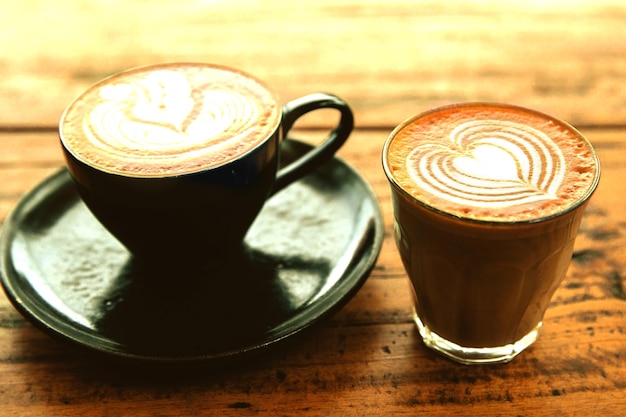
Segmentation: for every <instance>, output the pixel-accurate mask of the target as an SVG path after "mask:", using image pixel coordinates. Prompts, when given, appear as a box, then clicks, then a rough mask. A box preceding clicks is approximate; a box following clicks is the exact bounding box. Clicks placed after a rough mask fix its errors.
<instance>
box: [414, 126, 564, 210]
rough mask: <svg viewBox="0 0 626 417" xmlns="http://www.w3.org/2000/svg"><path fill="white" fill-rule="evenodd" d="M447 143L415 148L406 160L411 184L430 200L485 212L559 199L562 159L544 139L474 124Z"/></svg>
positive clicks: (521, 129) (531, 132) (522, 130)
mask: <svg viewBox="0 0 626 417" xmlns="http://www.w3.org/2000/svg"><path fill="white" fill-rule="evenodd" d="M449 139H450V142H449V146H444V145H441V144H428V145H423V146H419V147H417V148H416V149H414V150H413V151H412V152H411V153H410V154H409V155H408V157H407V159H406V166H407V171H408V172H409V174H410V176H411V178H412V180H413V181H414V182H415V183H416V184H417V185H418V186H419V187H421V188H422V189H424V190H426V191H428V192H430V193H431V194H433V195H434V196H437V197H439V198H442V199H446V200H449V201H452V202H455V203H458V204H462V205H467V206H473V207H484V208H506V207H512V206H516V205H521V204H526V203H533V202H538V201H541V200H554V199H557V198H558V197H557V191H558V189H559V187H560V186H561V183H562V182H563V180H564V177H565V159H564V156H563V153H562V151H561V149H559V147H558V146H557V145H556V144H555V143H554V142H553V141H552V140H551V139H550V138H549V137H548V136H547V135H546V134H544V133H542V132H540V131H538V130H536V129H534V128H532V127H530V126H527V125H523V124H520V123H515V122H509V121H501V120H473V121H469V122H465V123H462V124H460V125H459V126H457V127H456V128H455V129H454V130H453V131H452V132H451V133H450V138H449Z"/></svg>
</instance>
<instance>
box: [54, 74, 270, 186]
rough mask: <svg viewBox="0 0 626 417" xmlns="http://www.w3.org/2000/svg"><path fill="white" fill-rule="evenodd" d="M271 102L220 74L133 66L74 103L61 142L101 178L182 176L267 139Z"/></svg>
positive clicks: (248, 80)
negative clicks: (111, 175) (104, 175)
mask: <svg viewBox="0 0 626 417" xmlns="http://www.w3.org/2000/svg"><path fill="white" fill-rule="evenodd" d="M276 102H277V101H276V98H275V97H274V95H273V93H272V92H270V91H269V90H268V89H267V88H266V87H265V86H264V85H262V84H261V83H260V82H259V81H257V80H255V79H253V78H252V77H250V76H247V75H245V74H242V73H239V72H235V71H232V70H228V69H225V68H220V67H213V66H209V65H202V64H176V65H163V66H160V67H156V68H154V67H152V68H150V69H149V70H142V69H141V68H140V69H136V70H131V71H128V72H125V73H121V74H120V75H117V76H115V77H113V78H110V79H108V80H105V81H104V82H102V83H100V84H97V85H96V86H94V87H92V88H91V89H90V90H88V91H87V92H86V93H85V94H84V95H83V96H81V97H80V98H79V99H77V100H76V101H75V102H74V103H73V104H72V105H71V106H70V107H69V108H68V110H67V111H66V113H65V114H64V117H63V120H62V124H61V138H62V140H63V143H64V145H65V146H66V147H67V148H68V150H69V151H70V152H72V153H73V154H74V155H75V156H76V157H77V158H79V159H81V160H83V161H84V162H86V163H88V164H90V165H92V166H95V167H96V168H99V169H102V170H104V171H107V172H111V173H115V174H121V175H130V176H146V177H150V176H162V175H178V174H185V173H190V172H194V171H198V170H203V169H206V168H211V167H215V166H219V165H221V164H224V163H226V162H228V161H230V160H232V159H234V158H236V157H237V156H239V155H242V154H244V153H246V152H247V151H249V150H250V149H252V148H254V147H255V146H256V145H258V144H259V143H260V142H262V141H264V140H265V139H266V138H267V137H268V136H270V135H271V134H273V132H274V131H275V130H276V129H277V126H278V123H279V121H280V113H279V107H278V106H277V104H276Z"/></svg>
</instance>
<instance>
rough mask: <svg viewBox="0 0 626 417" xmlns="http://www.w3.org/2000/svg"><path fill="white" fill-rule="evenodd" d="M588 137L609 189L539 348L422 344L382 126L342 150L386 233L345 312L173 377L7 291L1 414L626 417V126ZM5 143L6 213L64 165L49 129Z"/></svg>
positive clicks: (592, 215)
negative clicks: (99, 349)
mask: <svg viewBox="0 0 626 417" xmlns="http://www.w3.org/2000/svg"><path fill="white" fill-rule="evenodd" d="M302 133H303V136H304V137H307V136H315V135H317V134H318V133H319V132H317V131H311V132H309V131H303V132H302ZM584 133H585V134H586V135H587V136H588V137H589V138H590V140H591V141H592V142H593V143H594V144H595V145H596V147H597V149H598V152H599V155H600V158H601V160H602V162H603V163H604V165H603V178H602V183H601V186H600V187H599V189H598V190H597V193H596V195H595V196H594V198H593V200H592V202H591V204H590V207H589V209H588V211H587V214H586V216H585V218H584V221H583V227H582V230H581V234H580V236H579V239H578V241H577V244H576V250H575V255H574V259H573V262H572V265H571V267H570V270H569V272H568V275H567V278H566V279H565V281H564V282H563V283H562V285H561V286H560V288H559V289H558V291H557V293H556V294H555V297H554V299H553V301H552V304H551V306H550V308H549V310H548V312H547V314H546V320H545V325H544V328H543V331H542V333H541V336H540V338H539V340H538V342H537V343H536V344H535V345H533V346H532V347H531V348H529V349H528V351H526V352H524V353H523V354H522V355H520V356H519V357H518V358H516V359H515V360H514V361H513V362H512V363H510V364H508V365H504V366H485V367H464V366H460V365H456V364H454V363H452V362H449V361H448V360H446V359H443V358H441V357H439V356H438V355H436V354H434V353H432V352H430V351H429V350H427V349H426V348H425V347H424V346H423V345H422V343H421V341H420V340H419V337H418V335H417V332H416V330H415V327H414V325H413V324H412V322H411V318H410V316H411V299H410V295H409V287H408V280H407V278H406V275H405V273H404V270H403V269H402V266H401V263H400V260H399V257H398V255H397V252H396V249H395V246H394V243H393V240H392V237H391V234H390V233H389V231H390V230H391V224H392V213H391V210H390V201H389V191H388V189H387V183H386V180H385V178H384V174H383V173H382V169H381V168H380V161H379V153H380V147H381V146H382V142H383V141H384V139H385V137H386V132H384V131H378V130H375V131H364V130H359V131H357V132H355V134H354V135H353V137H352V138H351V139H350V141H349V142H348V143H347V145H346V146H345V148H343V149H342V151H341V156H342V157H343V158H344V159H345V160H346V161H347V162H348V163H350V164H351V165H353V166H354V167H355V168H357V169H358V170H359V171H360V172H361V173H362V174H363V175H364V176H365V177H366V178H367V179H368V181H369V182H370V183H371V184H372V186H373V187H374V190H375V192H376V194H377V196H378V197H379V199H380V203H381V206H382V208H383V212H384V221H385V226H386V230H387V233H386V237H385V242H384V245H383V249H382V252H381V254H380V257H379V260H378V263H377V265H376V267H375V269H374V271H373V272H372V274H371V276H370V277H369V279H368V281H367V282H366V283H365V285H364V286H363V288H362V289H361V290H360V291H359V292H358V293H357V295H356V296H355V297H354V299H352V300H351V301H350V302H349V303H348V304H347V305H346V306H345V307H344V308H343V309H341V310H340V311H339V312H338V313H336V314H335V315H333V316H332V317H331V318H329V319H328V320H327V321H325V322H323V323H321V324H320V325H318V326H316V327H314V328H312V329H310V331H307V332H305V333H304V334H302V335H300V336H299V337H296V338H295V339H294V340H292V341H291V342H289V343H287V344H285V345H284V346H281V347H279V348H278V349H277V350H275V351H272V352H270V353H268V354H267V355H264V356H261V357H259V358H257V359H255V360H252V361H248V362H244V363H243V364H241V365H239V366H235V367H232V368H227V369H220V370H200V371H199V372H194V373H192V374H165V373H159V372H157V373H154V372H148V371H146V370H141V369H132V368H130V369H129V368H120V367H117V366H112V365H110V364H106V363H104V364H103V363H101V362H100V361H97V360H94V358H92V357H91V356H90V355H86V354H84V353H82V352H77V351H76V350H75V348H73V347H70V346H67V345H65V344H63V343H61V342H58V341H56V340H53V339H51V338H49V337H48V336H47V335H45V334H43V333H41V332H40V331H39V330H37V329H35V328H34V327H32V326H31V325H30V324H29V323H27V322H25V320H24V319H23V318H21V316H19V315H18V313H17V312H15V310H14V309H13V308H12V307H11V306H10V304H9V302H8V301H7V300H6V298H4V297H2V298H0V375H1V376H2V378H0V392H2V393H3V395H1V396H0V410H3V412H5V413H8V414H6V415H20V416H29V415H33V416H41V415H64V416H79V415H98V416H108V415H129V414H132V415H138V416H150V415H171V416H184V415H202V414H204V413H207V414H214V415H240V414H241V413H244V412H245V413H247V414H252V415H301V414H302V415H312V416H316V415H320V416H322V415H324V416H327V415H390V414H393V413H400V414H402V413H407V414H418V413H421V412H424V413H428V414H430V415H450V414H451V413H461V414H463V415H467V414H476V415H493V416H499V415H561V414H563V415H608V416H611V415H615V416H617V415H622V412H621V410H622V409H623V407H626V370H625V369H624V366H623V363H624V360H625V358H626V332H625V330H626V317H625V313H626V292H625V288H624V280H623V276H624V271H625V270H626V256H625V254H624V249H623V248H625V247H626V241H625V237H624V235H623V231H622V230H623V225H624V224H626V219H625V218H624V217H625V216H626V215H625V214H624V213H623V210H622V208H621V207H622V206H620V205H619V202H620V201H621V199H622V198H623V197H621V196H620V195H619V192H615V191H616V190H618V189H619V186H620V185H619V184H622V183H623V180H621V179H622V178H626V163H624V162H623V161H626V141H625V139H624V138H625V137H626V135H625V133H626V130H621V129H619V130H604V129H599V130H586V131H584ZM0 143H1V144H2V149H3V150H9V149H13V150H12V151H11V152H3V153H2V156H0V174H1V175H2V178H12V179H14V180H13V181H10V183H11V185H10V186H9V185H8V184H5V185H3V187H2V190H3V194H2V196H1V198H0V207H10V206H12V205H13V204H14V203H15V202H16V201H17V199H18V197H19V196H20V195H21V194H22V193H23V192H25V191H27V190H28V189H30V188H31V187H32V186H33V185H34V184H35V183H37V182H39V181H41V180H42V179H43V178H44V177H46V176H47V175H49V174H50V173H51V172H54V171H55V170H56V169H57V168H58V166H60V164H61V163H62V161H61V157H60V153H59V152H58V149H57V147H58V143H57V140H56V135H55V134H54V133H38V134H31V133H21V134H4V135H1V136H0ZM25 143H28V144H29V146H30V147H31V148H32V149H37V151H36V152H34V153H33V154H32V157H29V158H27V157H26V156H24V157H23V158H25V159H28V160H29V163H28V164H23V166H19V167H17V166H16V164H15V162H14V161H12V159H14V158H15V155H16V154H19V153H20V152H21V151H20V150H19V149H22V145H23V144H25ZM11 155H12V156H11ZM46 155H47V156H46ZM4 190H6V192H5V191H4ZM622 195H623V193H622ZM2 218H4V216H3V217H2ZM3 415H4V414H3Z"/></svg>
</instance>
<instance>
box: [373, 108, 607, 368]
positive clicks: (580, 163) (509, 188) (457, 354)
mask: <svg viewBox="0 0 626 417" xmlns="http://www.w3.org/2000/svg"><path fill="white" fill-rule="evenodd" d="M383 168H384V170H385V174H386V176H387V179H388V180H389V183H390V185H391V199H392V203H393V212H394V238H395V241H396V246H397V247H398V251H399V252H400V257H401V258H402V263H403V265H404V268H405V270H406V272H407V274H408V276H409V278H410V280H411V288H412V290H413V296H414V305H413V307H414V315H413V319H414V321H415V323H416V325H417V329H418V331H419V333H420V335H421V336H422V340H423V341H424V343H425V344H426V345H427V346H429V347H431V348H432V349H434V350H437V351H439V352H441V353H443V354H444V355H446V356H448V357H450V358H452V359H454V360H456V361H458V362H461V363H464V364H479V363H493V362H508V361H510V360H512V359H513V358H514V357H515V356H516V355H517V354H519V353H520V352H521V351H523V350H524V349H526V348H527V347H528V346H529V345H530V344H532V343H533V342H534V341H535V339H536V338H537V336H538V334H539V333H538V332H539V329H540V328H541V326H542V324H543V316H544V313H545V311H546V309H547V308H548V306H549V303H550V299H551V297H552V295H553V294H554V292H555V291H556V289H557V288H558V286H559V284H560V282H561V281H562V280H563V278H564V277H565V274H566V271H567V268H568V266H569V263H570V260H571V258H572V251H573V248H574V241H575V238H576V234H577V232H578V228H579V226H580V223H581V220H582V216H583V211H584V209H585V207H586V205H587V203H588V201H589V198H590V197H591V195H592V194H593V192H594V190H595V188H596V186H597V184H598V181H599V179H600V165H599V161H598V158H597V155H596V153H595V151H594V150H593V147H592V146H591V144H590V143H589V142H588V141H587V139H585V138H584V137H583V136H582V135H581V134H580V133H579V132H578V131H577V130H576V129H574V128H573V127H571V126H570V125H568V124H567V123H565V122H562V121H560V120H558V119H555V118H553V117H550V116H548V115H545V114H543V113H540V112H537V111H533V110H529V109H524V108H521V107H516V106H511V105H506V104H495V103H493V104H491V103H465V104H458V105H452V106H447V107H442V108H438V109H433V110H431V111H428V112H426V113H423V114H421V115H417V116H415V117H413V118H411V119H409V120H407V121H406V122H404V123H402V124H401V125H400V126H398V127H397V128H396V129H395V130H394V131H393V132H392V133H391V135H390V136H389V138H388V139H387V141H386V142H385V146H384V149H383Z"/></svg>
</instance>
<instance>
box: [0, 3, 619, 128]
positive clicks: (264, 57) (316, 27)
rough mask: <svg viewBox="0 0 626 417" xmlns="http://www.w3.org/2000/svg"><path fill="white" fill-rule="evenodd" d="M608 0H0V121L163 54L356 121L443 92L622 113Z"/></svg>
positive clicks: (401, 113)
mask: <svg viewBox="0 0 626 417" xmlns="http://www.w3.org/2000/svg"><path fill="white" fill-rule="evenodd" d="M625 25H626V5H625V4H624V3H623V2H621V1H619V0H612V1H607V0H600V1H593V0H576V1H569V2H567V3H563V2H562V1H558V0H548V1H526V2H522V3H520V2H516V1H511V0H506V1H496V0H489V1H466V0H451V1H446V2H441V1H437V0H420V1H405V0H392V1H372V0H367V1H363V0H359V1H356V0H342V1H334V0H321V1H315V2H305V1H293V2H280V1H276V0H270V1H254V0H234V1H218V0H192V1H186V2H180V1H177V0H159V1H154V2H146V1H141V0H131V1H123V0H107V1H104V0H99V1H82V0H63V1H57V2H49V1H46V0H22V1H19V2H4V4H3V5H2V6H0V45H2V47H1V48H0V126H1V125H12V126H13V125H28V126H41V125H45V126H54V125H56V124H57V122H58V120H59V117H60V115H61V113H62V111H63V109H64V108H65V107H66V106H67V104H68V103H69V102H70V101H71V100H72V99H73V98H74V97H75V96H76V95H78V94H79V93H80V92H82V91H83V90H84V89H85V88H86V87H87V86H88V85H90V84H92V83H94V82H96V81H98V80H99V79H101V78H103V77H105V76H107V75H109V74H112V73H114V72H117V71H120V70H123V69H126V68H129V67H132V66H137V65H143V64H148V63H155V62H163V61H180V60H191V61H208V62H216V63H220V64H224V65H230V66H235V67H238V68H241V69H245V70H247V71H249V72H252V73H253V74H256V75H258V76H259V77H261V78H263V79H265V80H266V81H267V82H269V83H270V84H271V85H272V86H274V88H275V89H276V90H277V91H278V93H279V94H280V95H281V96H282V97H283V98H284V99H285V100H290V99H293V98H295V97H298V96H300V95H303V94H306V93H309V92H313V91H330V92H333V93H335V94H338V95H340V96H342V97H344V98H345V99H346V100H348V101H349V102H350V103H351V104H352V105H353V107H354V109H355V112H356V114H357V123H358V124H360V125H363V126H372V125H374V126H379V125H385V126H386V125H388V124H389V123H393V124H397V123H398V122H400V121H401V120H403V119H405V118H406V117H408V116H410V115H412V114H414V113H416V112H418V111H422V110H425V109H427V108H429V107H432V106H435V105H439V104H443V103H449V102H452V101H471V100H490V101H505V102H514V103H518V104H522V105H527V106H530V107H535V108H538V109H540V110H545V111H548V112H549V113H552V114H555V115H556V116H559V117H561V118H563V119H566V120H568V121H570V122H572V123H575V124H621V123H624V122H625V121H626V104H624V103H626V100H625V97H626V87H624V82H623V80H624V79H626V59H625V58H624V56H626V38H625V37H624V36H621V34H622V33H623V27H624V26H625Z"/></svg>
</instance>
